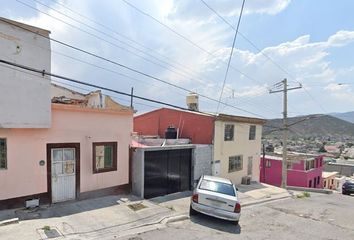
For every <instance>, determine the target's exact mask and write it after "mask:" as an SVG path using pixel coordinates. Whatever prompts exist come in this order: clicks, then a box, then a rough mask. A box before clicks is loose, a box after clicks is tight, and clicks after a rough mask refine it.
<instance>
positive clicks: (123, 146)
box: [0, 104, 133, 200]
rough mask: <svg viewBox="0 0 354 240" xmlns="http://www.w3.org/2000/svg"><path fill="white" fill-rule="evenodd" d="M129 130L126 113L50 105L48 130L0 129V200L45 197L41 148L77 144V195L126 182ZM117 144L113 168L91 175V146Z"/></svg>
mask: <svg viewBox="0 0 354 240" xmlns="http://www.w3.org/2000/svg"><path fill="white" fill-rule="evenodd" d="M132 131H133V114H132V112H130V111H126V112H117V111H111V110H97V109H82V108H80V109H78V108H77V107H71V106H60V105H57V104H52V127H51V128H50V129H0V138H6V139H7V159H8V169H7V170H0V200H4V199H9V198H14V197H20V196H26V195H31V194H37V193H43V192H47V166H46V165H45V166H40V165H39V161H40V160H46V144H47V143H65V142H67V143H73V142H75V143H80V155H81V156H80V165H81V176H80V191H81V192H86V191H92V190H96V189H101V188H107V187H112V186H117V185H122V184H127V183H128V182H129V144H130V140H131V138H130V136H131V132H132ZM105 141H107V142H112V141H117V142H118V154H117V156H118V169H117V171H114V172H106V173H98V174H93V173H92V172H93V171H92V143H93V142H105Z"/></svg>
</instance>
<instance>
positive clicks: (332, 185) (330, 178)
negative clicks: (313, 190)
mask: <svg viewBox="0 0 354 240" xmlns="http://www.w3.org/2000/svg"><path fill="white" fill-rule="evenodd" d="M337 174H338V172H322V179H323V188H327V189H336V182H335V181H336V176H337Z"/></svg>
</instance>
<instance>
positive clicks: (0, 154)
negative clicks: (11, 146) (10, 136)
mask: <svg viewBox="0 0 354 240" xmlns="http://www.w3.org/2000/svg"><path fill="white" fill-rule="evenodd" d="M0 169H7V145H6V138H0Z"/></svg>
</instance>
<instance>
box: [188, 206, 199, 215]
mask: <svg viewBox="0 0 354 240" xmlns="http://www.w3.org/2000/svg"><path fill="white" fill-rule="evenodd" d="M197 214H198V212H197V211H196V210H194V209H193V208H192V206H189V216H194V215H197Z"/></svg>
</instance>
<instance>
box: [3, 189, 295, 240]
mask: <svg viewBox="0 0 354 240" xmlns="http://www.w3.org/2000/svg"><path fill="white" fill-rule="evenodd" d="M237 187H238V189H239V192H238V196H239V199H240V202H241V205H242V206H243V207H245V206H249V205H252V204H259V203H263V202H265V201H273V200H277V199H282V198H288V197H290V196H291V194H290V193H289V192H288V191H287V190H284V189H281V188H277V187H273V186H270V185H267V184H260V183H254V184H251V185H242V186H237ZM191 194H192V192H190V191H189V192H182V193H176V194H171V195H167V196H162V197H158V198H154V199H150V200H141V199H139V198H137V197H134V196H132V195H119V196H107V197H101V198H96V199H89V200H83V201H73V202H66V203H59V204H53V205H52V206H47V207H45V206H44V207H40V208H37V209H33V210H26V209H17V210H7V211H0V221H1V220H5V219H11V218H16V217H17V218H19V223H15V224H11V225H6V226H0V239H8V240H12V239H13V240H15V239H16V240H17V239H49V238H51V237H55V239H64V238H65V239H100V240H102V239H113V238H118V237H122V236H127V235H131V234H137V233H139V232H145V231H150V230H154V229H157V228H163V227H164V226H165V223H166V222H169V221H175V220H183V219H186V218H188V216H189V214H188V213H189V204H190V196H191Z"/></svg>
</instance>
